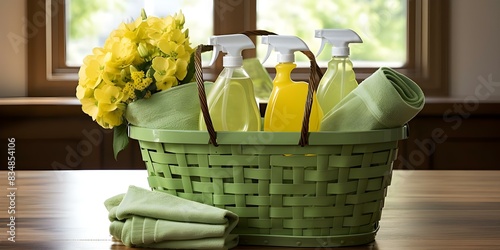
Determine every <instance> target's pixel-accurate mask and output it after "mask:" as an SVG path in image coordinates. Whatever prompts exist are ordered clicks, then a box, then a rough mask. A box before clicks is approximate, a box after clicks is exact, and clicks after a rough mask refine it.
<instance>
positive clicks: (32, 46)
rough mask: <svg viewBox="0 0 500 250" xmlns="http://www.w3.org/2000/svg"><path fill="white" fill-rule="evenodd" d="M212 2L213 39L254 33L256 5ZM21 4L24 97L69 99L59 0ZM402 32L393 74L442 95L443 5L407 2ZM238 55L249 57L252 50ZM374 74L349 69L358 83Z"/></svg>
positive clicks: (246, 0)
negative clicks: (401, 56)
mask: <svg viewBox="0 0 500 250" xmlns="http://www.w3.org/2000/svg"><path fill="white" fill-rule="evenodd" d="M213 1H214V5H213V6H214V15H213V17H214V19H213V22H214V34H216V35H218V34H229V33H239V32H242V31H245V30H255V29H256V16H257V15H256V6H257V4H256V0H213ZM27 3H28V4H27V14H28V16H27V17H28V27H27V28H28V29H30V30H28V34H30V35H29V37H28V46H27V47H28V60H27V61H28V62H27V66H28V76H27V79H28V96H30V97H31V96H75V89H76V86H77V82H78V69H79V68H78V67H68V66H66V65H65V51H66V49H65V15H64V10H65V0H28V1H27ZM228 20H232V21H228ZM407 27H408V32H407V36H408V39H407V41H408V42H407V63H406V64H405V65H403V66H402V67H398V68H395V69H396V70H397V71H399V72H401V73H403V74H405V75H407V76H409V77H410V78H412V79H413V80H415V82H417V83H418V84H419V86H420V87H421V88H422V89H423V91H424V93H425V94H426V96H448V89H449V88H448V65H447V62H448V61H447V60H448V53H449V52H448V49H447V47H448V37H449V34H448V31H449V0H441V1H431V0H408V26H407ZM274 32H277V31H274ZM244 56H246V57H251V56H255V50H249V51H245V53H244ZM221 69H222V62H221V60H220V59H219V60H218V61H217V63H216V64H214V65H213V66H210V67H206V68H205V69H204V75H205V79H207V80H214V78H215V77H216V76H217V74H218V72H220V70H221ZM323 70H325V68H323ZM375 70H376V68H359V67H358V68H355V71H356V76H357V78H358V81H359V82H361V81H362V80H364V79H365V78H366V77H368V76H369V75H371V74H372V73H373V72H374V71H375ZM268 71H269V73H270V74H271V75H273V74H274V73H275V70H274V68H268ZM294 77H295V78H296V79H298V80H307V79H308V68H297V69H296V70H295V71H294Z"/></svg>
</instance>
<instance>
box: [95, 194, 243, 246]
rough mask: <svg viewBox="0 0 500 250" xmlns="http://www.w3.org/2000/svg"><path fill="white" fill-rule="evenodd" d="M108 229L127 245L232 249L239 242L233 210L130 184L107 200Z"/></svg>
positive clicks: (236, 220) (236, 219)
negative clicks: (235, 230)
mask: <svg viewBox="0 0 500 250" xmlns="http://www.w3.org/2000/svg"><path fill="white" fill-rule="evenodd" d="M104 205H105V206H106V209H107V210H108V212H109V215H108V217H109V220H110V221H111V225H110V228H109V231H110V233H111V235H113V237H115V238H116V239H119V240H121V241H122V242H123V244H125V245H126V246H131V247H149V248H167V249H229V248H232V247H234V246H236V245H237V244H238V236H237V235H231V234H230V232H231V230H232V229H233V228H234V227H235V226H236V224H237V223H238V216H237V215H236V214H234V213H232V212H230V211H227V210H224V209H221V208H217V207H213V206H209V205H205V204H202V203H198V202H194V201H190V200H186V199H183V198H179V197H177V196H174V195H170V194H167V193H163V192H160V191H149V190H146V189H142V188H139V187H135V186H130V187H129V189H128V191H127V193H126V194H119V195H116V196H113V197H111V198H109V199H107V200H106V201H105V202H104Z"/></svg>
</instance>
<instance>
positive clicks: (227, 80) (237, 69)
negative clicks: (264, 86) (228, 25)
mask: <svg viewBox="0 0 500 250" xmlns="http://www.w3.org/2000/svg"><path fill="white" fill-rule="evenodd" d="M209 44H210V45H213V46H214V49H213V50H214V51H213V56H212V60H211V62H210V65H212V64H213V63H214V62H215V60H216V59H217V56H218V54H219V53H220V52H221V51H222V52H224V53H226V55H225V56H224V57H223V66H224V69H223V70H222V72H221V73H220V74H219V77H218V78H217V80H216V81H215V83H214V85H213V87H212V89H211V90H210V92H209V93H208V94H207V103H208V110H209V113H210V116H211V118H212V123H213V125H214V129H215V130H216V131H259V130H260V128H261V117H260V112H259V109H258V107H257V102H256V100H255V95H254V89H253V83H252V80H251V79H250V77H249V76H248V74H247V73H246V72H245V70H244V69H243V67H242V65H243V57H242V56H241V51H242V50H244V49H251V48H255V45H254V44H253V42H252V40H250V38H248V37H247V36H245V35H242V34H233V35H220V36H212V37H211V38H210V41H209ZM199 127H200V130H206V129H207V127H206V124H205V122H204V119H203V114H200V122H199Z"/></svg>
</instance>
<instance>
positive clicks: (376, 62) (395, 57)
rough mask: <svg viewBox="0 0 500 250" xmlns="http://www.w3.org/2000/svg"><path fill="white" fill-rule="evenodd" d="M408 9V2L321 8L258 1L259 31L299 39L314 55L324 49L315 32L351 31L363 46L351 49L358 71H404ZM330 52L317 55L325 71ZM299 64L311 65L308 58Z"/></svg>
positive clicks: (294, 0)
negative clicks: (394, 69)
mask: <svg viewBox="0 0 500 250" xmlns="http://www.w3.org/2000/svg"><path fill="white" fill-rule="evenodd" d="M406 5H407V1H406V0H378V1H370V2H367V1H365V0H350V1H323V2H321V4H318V3H317V2H314V1H301V0H288V1H287V2H286V5H283V3H282V2H280V1H258V2H257V28H258V29H264V30H276V31H279V32H280V33H282V34H296V35H299V36H300V37H301V38H302V39H303V40H304V42H305V43H306V44H307V45H308V46H309V49H310V50H311V51H313V52H314V53H317V52H318V50H319V48H320V45H321V40H320V39H318V38H315V37H314V30H315V29H327V28H350V29H352V30H354V31H356V33H358V35H359V36H360V37H361V39H362V40H363V44H361V45H358V44H355V43H353V44H352V45H351V46H350V47H351V54H350V58H351V60H352V61H353V64H354V66H355V67H379V66H381V65H384V66H389V67H401V66H403V65H404V64H405V63H406V59H407V58H406V56H407V55H406V44H407V41H406V39H407V36H406V34H407V32H406V29H407V15H406V13H407V6H406ZM304 20H307V21H304ZM260 48H261V49H259V50H258V52H257V53H258V54H259V55H261V54H264V53H265V50H266V48H265V46H260ZM330 48H331V46H325V48H324V50H323V52H322V53H321V54H319V55H317V61H318V62H319V64H320V66H322V67H326V64H327V62H328V61H329V60H330V58H331V53H330ZM297 60H298V63H301V62H302V61H303V62H304V63H307V61H308V59H307V58H306V57H305V56H302V57H297ZM272 65H274V62H273V63H272Z"/></svg>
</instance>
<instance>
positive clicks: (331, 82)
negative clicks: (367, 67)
mask: <svg viewBox="0 0 500 250" xmlns="http://www.w3.org/2000/svg"><path fill="white" fill-rule="evenodd" d="M315 37H316V38H321V47H320V49H319V52H318V55H319V54H320V53H321V51H322V50H323V48H324V47H325V43H329V44H331V45H333V46H334V47H332V59H331V60H330V62H328V68H327V70H326V72H325V74H324V75H323V78H322V79H321V81H320V82H319V86H318V91H317V93H318V102H319V104H320V106H321V108H322V110H323V112H324V113H325V114H326V113H328V112H329V111H330V110H332V109H333V107H335V105H337V103H339V102H340V100H342V99H343V98H344V97H345V96H346V95H347V94H349V93H350V92H351V91H352V90H354V89H355V88H356V87H357V86H358V82H357V81H356V75H355V73H354V70H353V67H352V62H351V60H350V59H349V43H362V42H363V41H362V40H361V38H360V37H359V36H358V34H356V32H354V31H352V30H350V29H322V30H316V31H315Z"/></svg>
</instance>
